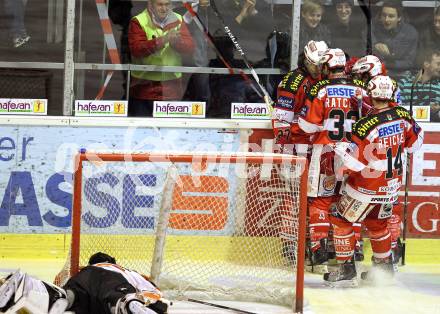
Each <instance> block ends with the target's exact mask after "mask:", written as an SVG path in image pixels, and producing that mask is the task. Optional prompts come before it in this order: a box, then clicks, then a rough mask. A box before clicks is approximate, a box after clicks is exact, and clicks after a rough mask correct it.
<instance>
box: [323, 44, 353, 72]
mask: <svg viewBox="0 0 440 314" xmlns="http://www.w3.org/2000/svg"><path fill="white" fill-rule="evenodd" d="M320 62H321V64H326V65H327V66H328V67H329V68H330V69H336V68H345V64H346V62H347V59H346V58H345V53H344V52H343V51H342V50H341V49H339V48H335V49H328V50H327V51H326V52H325V54H324V56H323V57H322V58H321V61H320Z"/></svg>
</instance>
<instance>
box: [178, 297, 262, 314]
mask: <svg viewBox="0 0 440 314" xmlns="http://www.w3.org/2000/svg"><path fill="white" fill-rule="evenodd" d="M184 301H188V302H193V303H198V304H203V305H207V306H212V307H217V308H219V309H224V310H229V311H232V312H235V313H239V314H257V313H255V312H249V311H244V310H240V309H236V308H233V307H229V306H226V305H220V304H215V303H211V302H206V301H201V300H196V299H190V298H188V299H185V300H184Z"/></svg>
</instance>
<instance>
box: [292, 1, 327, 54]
mask: <svg viewBox="0 0 440 314" xmlns="http://www.w3.org/2000/svg"><path fill="white" fill-rule="evenodd" d="M323 13H324V8H323V7H322V5H321V4H320V3H319V2H318V1H316V0H306V1H304V4H303V5H302V8H301V26H300V30H299V45H298V47H305V45H307V43H308V42H309V41H310V40H315V41H322V40H323V41H325V42H326V43H327V45H328V46H331V45H330V42H331V38H330V31H329V29H328V28H327V27H326V26H325V25H323V24H322V23H321V20H322V15H323Z"/></svg>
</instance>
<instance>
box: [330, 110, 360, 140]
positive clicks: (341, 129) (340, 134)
mask: <svg viewBox="0 0 440 314" xmlns="http://www.w3.org/2000/svg"><path fill="white" fill-rule="evenodd" d="M328 117H329V119H334V121H335V122H334V128H335V129H336V130H335V131H329V132H328V137H329V138H330V139H331V140H332V141H341V140H342V139H343V138H344V137H345V138H346V139H347V141H349V142H350V141H351V125H352V124H353V123H355V122H356V120H358V118H359V114H358V113H357V112H356V111H353V110H350V111H348V112H347V113H345V111H344V110H341V109H333V110H332V111H330V112H329V114H328ZM347 122H348V123H350V122H351V124H350V130H346V128H347V125H346V124H347Z"/></svg>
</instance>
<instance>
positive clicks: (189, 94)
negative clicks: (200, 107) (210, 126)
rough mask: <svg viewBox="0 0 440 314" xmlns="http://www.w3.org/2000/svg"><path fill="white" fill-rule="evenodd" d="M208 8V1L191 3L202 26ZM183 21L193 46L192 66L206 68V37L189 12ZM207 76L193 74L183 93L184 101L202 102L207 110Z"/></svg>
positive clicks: (201, 0) (206, 17) (207, 60)
mask: <svg viewBox="0 0 440 314" xmlns="http://www.w3.org/2000/svg"><path fill="white" fill-rule="evenodd" d="M208 7H209V0H199V1H198V3H193V4H192V8H193V10H194V11H195V12H197V14H198V16H199V18H200V20H201V21H202V23H203V24H204V25H207V24H208V23H207V22H208ZM183 20H184V21H185V23H186V24H187V25H188V29H189V31H190V33H191V36H192V38H193V41H194V44H195V50H194V53H193V56H192V57H193V58H192V60H193V65H194V66H196V67H207V66H208V63H209V59H208V42H207V40H206V35H205V34H204V33H203V31H201V30H200V28H199V26H197V24H196V22H195V21H194V19H193V17H192V15H191V14H190V13H189V12H185V14H184V15H183ZM208 82H209V74H207V73H193V74H192V75H191V78H190V79H189V82H188V85H187V89H186V91H185V95H184V100H188V101H204V102H206V105H207V108H208V106H209V93H210V92H209V83H208Z"/></svg>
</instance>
